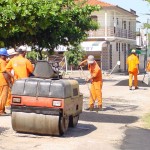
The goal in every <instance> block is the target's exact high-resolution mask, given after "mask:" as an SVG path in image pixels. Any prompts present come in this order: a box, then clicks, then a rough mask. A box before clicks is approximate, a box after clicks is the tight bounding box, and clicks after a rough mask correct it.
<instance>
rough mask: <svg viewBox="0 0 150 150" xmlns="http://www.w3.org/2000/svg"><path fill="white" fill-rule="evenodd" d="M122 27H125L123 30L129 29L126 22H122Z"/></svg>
mask: <svg viewBox="0 0 150 150" xmlns="http://www.w3.org/2000/svg"><path fill="white" fill-rule="evenodd" d="M122 26H123V29H127V26H126V21H123V22H122Z"/></svg>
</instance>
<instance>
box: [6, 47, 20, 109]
mask: <svg viewBox="0 0 150 150" xmlns="http://www.w3.org/2000/svg"><path fill="white" fill-rule="evenodd" d="M7 52H8V54H9V59H7V62H9V60H10V59H12V58H13V57H15V56H17V55H18V52H16V51H15V49H13V48H12V49H9V50H7ZM11 73H12V74H14V71H13V70H11ZM11 80H12V83H13V78H11ZM10 102H11V88H9V90H8V97H7V101H6V105H5V110H7V109H8V110H10Z"/></svg>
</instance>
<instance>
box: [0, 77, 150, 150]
mask: <svg viewBox="0 0 150 150" xmlns="http://www.w3.org/2000/svg"><path fill="white" fill-rule="evenodd" d="M142 77H143V76H139V78H140V79H141V80H142ZM76 79H77V80H79V83H80V91H81V92H82V93H83V94H84V108H85V107H87V103H88V97H89V91H88V87H87V84H85V83H84V81H83V80H81V79H80V78H78V76H77V78H76ZM127 79H128V76H124V75H113V76H111V77H104V85H103V98H104V100H103V106H104V111H102V112H98V113H97V112H88V111H83V113H82V114H81V116H80V120H79V123H78V125H77V127H76V128H69V130H68V131H67V133H66V134H65V135H64V136H62V137H51V136H40V135H33V134H23V133H16V132H15V131H13V129H12V127H11V117H10V116H1V117H0V150H91V149H94V150H150V130H147V129H144V128H143V123H142V121H141V117H142V116H143V115H144V114H145V113H146V112H150V87H148V86H147V85H146V84H145V83H142V82H141V83H140V89H138V90H132V91H130V90H129V89H128V86H127V84H128V80H127Z"/></svg>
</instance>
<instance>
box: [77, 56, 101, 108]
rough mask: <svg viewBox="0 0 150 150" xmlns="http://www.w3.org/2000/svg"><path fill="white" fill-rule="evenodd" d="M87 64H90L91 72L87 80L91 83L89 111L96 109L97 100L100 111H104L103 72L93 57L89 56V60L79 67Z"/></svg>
mask: <svg viewBox="0 0 150 150" xmlns="http://www.w3.org/2000/svg"><path fill="white" fill-rule="evenodd" d="M85 63H88V70H89V72H90V77H89V78H88V79H87V81H90V82H91V87H90V102H89V108H87V110H90V111H92V110H93V108H94V103H95V100H96V99H97V100H98V109H99V110H100V111H101V110H102V84H103V83H102V72H101V69H100V67H99V65H98V64H97V62H96V61H95V59H94V56H93V55H89V56H88V59H86V60H84V61H82V62H81V63H80V64H79V66H82V65H84V64H85Z"/></svg>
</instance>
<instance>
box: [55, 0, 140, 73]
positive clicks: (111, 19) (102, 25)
mask: <svg viewBox="0 0 150 150" xmlns="http://www.w3.org/2000/svg"><path fill="white" fill-rule="evenodd" d="M87 3H88V4H89V5H99V6H100V7H101V10H100V11H97V12H93V14H92V15H91V17H92V19H93V20H95V21H97V23H98V24H99V29H98V30H96V31H89V32H88V38H87V40H86V41H84V42H82V43H81V46H82V47H83V49H84V50H85V51H86V53H87V55H90V54H92V55H94V56H95V58H96V61H97V62H98V63H99V65H100V66H101V69H102V70H104V71H105V70H107V71H108V70H110V71H111V70H112V69H114V72H118V71H120V72H126V71H127V65H126V59H127V57H128V54H129V50H130V49H132V48H136V18H137V17H138V16H137V15H136V12H135V11H134V10H130V11H127V10H125V9H123V8H121V7H119V6H117V5H112V4H109V3H105V2H103V1H101V0H87ZM66 49H67V48H66V47H61V46H60V47H59V49H57V52H63V51H66ZM139 57H140V56H139ZM118 61H120V65H118V66H117V67H115V66H116V64H117V62H118ZM114 67H115V68H114ZM140 67H141V68H142V67H143V65H140Z"/></svg>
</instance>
